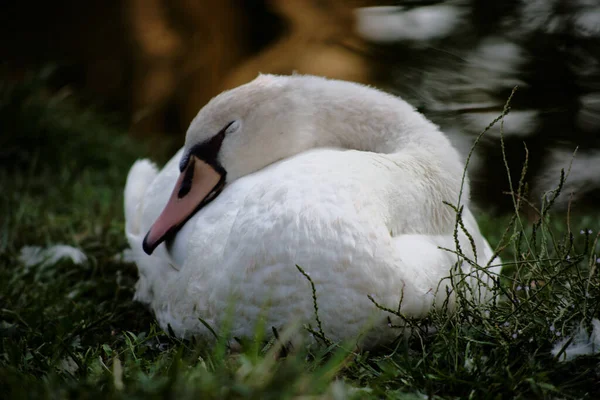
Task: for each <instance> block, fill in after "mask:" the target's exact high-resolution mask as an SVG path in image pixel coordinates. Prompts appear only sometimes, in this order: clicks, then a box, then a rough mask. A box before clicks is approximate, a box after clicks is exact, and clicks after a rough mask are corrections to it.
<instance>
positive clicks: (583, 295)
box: [0, 76, 600, 399]
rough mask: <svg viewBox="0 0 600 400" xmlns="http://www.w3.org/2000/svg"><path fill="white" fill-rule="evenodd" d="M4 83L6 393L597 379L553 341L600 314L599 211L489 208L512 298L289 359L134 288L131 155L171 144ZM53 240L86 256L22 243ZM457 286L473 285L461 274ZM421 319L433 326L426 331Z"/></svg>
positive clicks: (509, 389)
mask: <svg viewBox="0 0 600 400" xmlns="http://www.w3.org/2000/svg"><path fill="white" fill-rule="evenodd" d="M0 85H1V86H0V157H1V159H2V165H3V167H2V170H0V187H1V188H2V190H1V191H0V196H1V197H0V199H1V200H0V388H2V397H3V398H36V399H37V398H94V397H108V398H126V399H133V398H159V397H166V396H170V397H174V398H183V399H185V398H190V399H191V398H194V399H196V398H207V399H209V398H218V399H221V398H223V399H225V398H274V399H280V398H295V397H298V396H315V397H316V398H319V397H322V398H349V397H350V398H351V397H355V398H365V397H371V398H404V399H416V398H424V396H431V397H432V398H469V397H471V398H514V397H517V398H552V397H554V398H586V397H587V398H594V397H595V393H598V392H600V369H599V365H600V364H599V363H600V355H595V356H586V357H580V358H577V359H575V360H573V361H571V362H565V363H559V362H558V361H557V359H556V358H554V357H553V356H552V355H551V353H550V350H551V348H552V346H553V345H554V343H556V342H557V340H560V339H562V338H563V337H566V336H569V335H570V334H571V332H573V330H574V329H575V328H576V327H578V326H579V325H580V324H583V325H584V326H587V327H589V325H590V323H591V320H592V318H600V301H599V299H600V280H599V278H598V272H597V269H596V267H597V266H598V265H597V264H596V258H597V257H600V250H599V247H598V244H597V239H598V230H599V229H600V215H585V216H571V217H570V218H569V221H570V222H569V224H567V216H566V215H555V214H552V213H548V214H547V215H546V217H545V218H544V219H542V220H541V222H540V223H538V224H536V225H535V233H534V232H533V231H534V226H533V225H532V224H531V223H528V222H526V220H525V219H519V218H516V217H511V216H507V217H502V218H499V217H486V216H484V217H482V218H481V220H480V222H481V225H482V230H483V231H484V233H485V235H486V236H487V237H488V238H489V239H490V242H491V243H492V244H493V245H496V244H500V245H501V246H503V247H504V250H503V252H502V257H503V259H504V260H505V261H506V262H507V263H508V265H507V267H506V268H505V276H504V277H503V278H502V279H501V280H499V285H498V287H497V288H496V292H497V295H498V296H500V297H502V299H503V301H502V302H501V303H499V304H498V305H489V306H474V305H473V304H471V303H470V302H469V300H468V299H467V298H466V297H465V298H463V297H460V296H459V299H460V301H459V311H458V312H457V313H455V314H453V315H448V314H446V313H444V312H433V313H431V314H430V315H429V316H428V318H427V319H426V320H425V321H422V322H421V321H408V323H409V324H413V325H415V328H417V329H415V331H414V334H412V335H411V336H410V337H409V338H408V339H406V340H404V339H403V340H399V341H398V342H397V343H394V345H393V346H391V347H390V348H385V349H380V350H379V351H377V352H373V353H367V352H362V353H357V352H355V351H353V349H352V347H351V346H345V345H343V344H331V345H330V346H323V348H320V349H319V348H317V349H314V348H313V349H295V351H292V352H290V353H289V354H287V356H285V357H282V351H281V349H280V348H279V347H278V345H277V344H275V345H272V344H271V346H269V345H268V344H267V345H265V343H263V341H262V340H260V338H257V340H255V341H248V342H244V344H243V345H242V350H241V352H239V353H232V352H230V351H229V350H228V348H227V346H226V344H225V341H219V342H218V343H217V345H215V346H212V347H211V346H207V345H206V344H204V343H200V342H194V341H192V342H190V341H180V340H178V339H176V338H173V337H172V336H170V335H169V334H168V333H166V332H162V331H161V330H160V329H159V328H157V326H156V324H155V322H154V319H153V316H152V315H151V314H150V313H149V312H148V311H147V310H146V309H145V308H144V307H142V306H141V305H139V304H137V303H135V302H133V301H132V297H133V293H134V284H135V281H136V279H137V272H136V269H135V266H134V265H132V264H127V263H123V262H120V261H118V259H116V258H115V257H114V256H115V255H116V254H118V253H120V252H121V251H122V250H123V249H125V248H126V241H125V238H124V234H123V215H122V200H123V199H122V188H123V186H124V183H125V177H126V174H127V172H128V168H129V167H130V165H131V164H132V162H133V161H134V160H135V159H136V158H137V157H141V156H148V155H151V156H152V157H155V158H158V159H159V160H164V159H165V157H166V156H168V154H169V152H170V151H171V150H172V147H170V148H169V149H166V150H164V151H162V150H160V149H159V150H156V146H154V151H151V150H150V149H149V148H148V146H144V145H142V144H141V143H139V142H134V141H133V140H132V139H130V138H128V136H127V135H126V133H125V130H124V129H122V128H120V127H119V126H118V124H116V123H115V122H114V121H111V120H110V119H107V118H105V117H101V116H99V114H98V113H95V112H93V111H91V110H90V109H88V108H86V107H82V106H80V105H78V104H77V102H76V100H75V99H74V98H73V96H72V95H69V94H66V92H65V91H62V92H58V93H50V92H48V91H47V90H45V89H44V80H43V79H40V78H39V76H31V77H29V78H28V79H26V80H25V81H24V82H22V83H19V84H7V83H0ZM558 181H559V177H557V183H558ZM515 185H518V183H515ZM515 190H516V189H515ZM582 229H586V230H587V229H592V230H593V232H592V234H588V233H584V234H581V233H580V231H581V230H582ZM586 232H587V231H586ZM57 243H63V244H69V245H73V246H76V247H80V248H81V249H82V250H83V251H84V252H85V253H86V255H87V256H88V258H89V260H88V263H87V264H85V265H74V264H73V263H71V262H69V261H61V262H59V263H58V264H56V265H51V266H46V267H44V266H34V267H26V266H24V265H23V264H22V263H21V262H20V261H19V253H20V250H21V248H22V247H23V246H26V245H39V246H43V247H45V246H48V245H52V244H57ZM567 256H568V257H567ZM299 273H300V272H299ZM525 288H529V289H528V290H525ZM318 290H319V288H318V286H317V287H316V293H317V301H318ZM456 290H457V291H458V292H459V293H462V292H461V291H462V290H465V289H464V288H463V287H462V286H461V285H460V284H458V283H457V285H456ZM425 324H429V325H432V326H433V327H434V328H435V329H436V331H437V333H435V334H431V333H425V332H424V329H420V328H423V327H424V326H425ZM281 334H283V333H281ZM559 335H560V336H559Z"/></svg>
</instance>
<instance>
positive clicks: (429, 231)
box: [125, 75, 498, 347]
mask: <svg viewBox="0 0 600 400" xmlns="http://www.w3.org/2000/svg"><path fill="white" fill-rule="evenodd" d="M462 173H463V163H462V162H461V160H460V159H459V155H458V153H457V152H456V151H455V149H454V148H453V147H452V146H451V145H450V143H449V141H448V140H447V139H446V137H445V136H444V135H443V134H442V133H441V132H440V131H439V130H438V128H437V127H436V126H435V125H433V124H432V123H431V122H429V121H428V120H427V119H425V118H424V117H423V116H422V115H421V114H419V113H417V112H416V111H415V110H414V109H413V108H412V107H411V106H410V105H409V104H407V103H406V102H404V101H402V100H400V99H398V98H396V97H394V96H391V95H388V94H385V93H383V92H380V91H378V90H375V89H372V88H369V87H366V86H362V85H358V84H354V83H349V82H343V81H335V80H327V79H324V78H318V77H313V76H290V77H283V76H273V75H261V76H259V77H258V78H257V79H255V80H254V81H253V82H251V83H248V84H246V85H243V86H240V87H238V88H236V89H233V90H230V91H227V92H224V93H222V94H220V95H218V96H217V97H215V98H214V99H213V100H211V101H210V102H209V103H208V104H207V105H206V106H205V107H204V108H203V109H202V110H201V111H200V112H199V114H198V116H197V117H196V118H195V119H194V121H193V122H192V123H191V125H190V128H189V130H188V132H187V136H186V142H185V147H184V148H183V149H182V150H181V151H180V152H178V153H177V154H176V155H175V156H174V157H173V158H172V159H171V161H169V163H168V164H167V165H166V166H165V167H164V169H163V170H162V171H161V172H160V173H158V171H157V169H156V168H155V167H154V166H153V165H152V164H151V163H150V162H149V161H146V160H142V161H138V162H137V163H136V164H134V166H133V167H132V168H131V171H130V172H129V176H128V179H127V184H126V188H125V217H126V234H127V238H128V240H129V243H130V245H131V248H132V251H133V254H134V258H135V260H136V262H137V265H138V268H139V273H140V280H139V282H138V285H137V292H136V298H137V299H138V300H140V301H142V302H145V303H148V304H149V305H150V306H151V308H152V309H153V310H154V312H155V314H156V317H157V319H158V322H159V323H160V325H161V326H162V327H163V328H166V327H167V326H168V325H170V326H171V328H172V329H173V331H174V332H175V333H176V334H177V335H179V336H182V337H189V336H191V335H200V336H204V337H207V338H210V337H211V333H209V331H208V330H207V328H206V327H205V326H204V324H203V323H201V322H200V318H201V319H202V320H204V321H205V322H207V323H208V324H210V325H211V326H212V327H213V328H214V329H216V330H217V331H219V330H220V329H223V323H224V322H223V321H225V320H227V319H229V320H230V327H229V328H230V332H229V333H230V334H231V335H233V336H252V335H253V334H254V333H255V328H256V322H257V321H258V320H259V319H260V318H261V317H264V318H265V320H264V321H265V322H264V324H265V325H264V326H265V329H267V330H268V332H270V331H271V327H275V328H277V329H283V328H284V327H285V326H286V325H287V324H289V323H291V322H292V321H299V322H302V323H311V324H312V326H313V327H314V326H316V325H315V312H314V308H313V299H312V293H311V288H310V286H309V283H308V281H307V279H306V278H305V277H304V276H303V275H301V274H300V273H299V271H298V270H297V269H296V266H295V265H296V264H298V265H300V266H302V267H303V269H304V270H305V271H306V272H307V273H308V274H310V277H311V279H312V280H313V282H314V284H315V287H316V292H317V298H318V307H319V317H320V319H321V321H322V327H323V330H324V333H325V334H326V335H327V336H328V337H329V338H330V339H332V340H342V339H349V338H356V337H358V336H359V335H361V334H362V336H361V343H362V345H363V346H365V347H372V346H375V345H378V344H381V343H385V342H386V341H389V340H391V339H393V338H394V337H396V336H397V335H398V330H397V329H394V328H390V327H389V326H388V319H387V318H388V316H389V315H388V314H387V313H385V312H384V311H381V310H379V309H377V308H376V307H375V305H374V304H373V303H372V302H371V301H370V300H369V299H368V297H367V296H368V295H370V294H371V295H372V296H373V297H374V298H375V300H376V301H377V302H378V303H380V304H382V305H384V306H386V307H389V308H392V309H396V308H397V306H398V303H399V302H400V299H401V298H402V306H401V311H402V313H404V314H405V315H407V316H413V317H419V316H424V315H425V314H426V313H427V312H428V311H429V310H430V309H431V308H432V307H433V306H434V305H435V306H438V307H441V306H442V304H443V302H444V300H445V299H446V296H447V291H446V284H447V282H448V281H447V280H443V278H445V277H447V276H449V274H450V270H451V269H452V267H453V265H454V264H455V263H456V261H457V257H456V255H454V254H452V253H450V252H447V251H444V250H441V249H440V248H439V247H445V248H450V249H454V248H455V241H454V238H453V231H454V227H455V220H456V216H455V212H454V211H453V210H452V209H451V208H450V207H448V206H447V205H444V204H443V201H448V202H451V203H453V204H455V203H456V202H457V200H458V198H459V193H460V188H461V178H462ZM171 191H172V194H171ZM468 192H469V188H468V184H465V186H464V188H463V195H462V203H463V204H465V205H468ZM213 199H214V201H212V202H210V203H209V201H210V200H213ZM463 219H464V222H465V225H466V228H467V229H468V231H469V232H470V234H471V235H472V238H473V239H474V243H475V245H476V254H477V261H478V262H479V264H481V265H485V264H486V263H487V261H488V260H489V259H490V257H492V255H493V253H492V251H491V249H490V247H489V245H488V243H487V242H486V241H485V239H484V238H483V237H482V236H481V234H480V232H479V229H478V227H477V223H476V222H475V220H474V218H473V216H472V215H471V213H470V211H469V210H468V208H467V207H465V210H464V213H463ZM186 220H187V222H186ZM459 239H460V244H461V248H462V250H463V251H464V253H465V254H466V255H467V256H468V257H469V258H471V259H475V258H476V257H475V255H474V254H473V251H472V246H471V244H470V242H469V240H468V239H467V238H466V237H465V235H464V234H463V233H462V232H460V234H459ZM163 240H164V241H166V245H161V242H162V241H163ZM144 251H145V252H146V253H151V254H152V255H147V254H145V252H144ZM462 268H463V271H465V272H469V271H470V268H471V267H470V266H469V265H468V263H466V262H464V263H463V265H462ZM490 272H491V273H493V274H495V273H498V267H493V268H491V269H490ZM480 275H481V277H482V278H483V279H484V280H485V279H488V275H486V274H483V273H481V272H480ZM441 280H442V284H441V285H440V281H441ZM438 286H439V290H438ZM477 290H479V289H477ZM478 293H479V292H478ZM481 295H482V296H483V298H486V296H487V291H486V289H485V288H484V289H483V290H482V291H481ZM478 297H481V296H479V295H478ZM453 304H454V299H453V296H451V297H450V300H449V306H450V307H452V306H453ZM390 317H392V322H394V323H399V321H398V319H397V318H395V317H393V316H390ZM366 328H368V333H365V332H366Z"/></svg>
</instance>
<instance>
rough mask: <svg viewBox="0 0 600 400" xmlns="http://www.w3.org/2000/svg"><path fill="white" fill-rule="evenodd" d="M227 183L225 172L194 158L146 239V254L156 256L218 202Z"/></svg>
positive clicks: (180, 176) (182, 173)
mask: <svg viewBox="0 0 600 400" xmlns="http://www.w3.org/2000/svg"><path fill="white" fill-rule="evenodd" d="M224 184H225V171H221V172H219V171H217V170H216V169H215V167H214V166H212V165H210V164H208V163H206V162H205V161H203V160H201V159H199V158H197V157H196V156H194V155H192V156H190V159H189V161H188V164H187V166H186V167H185V169H184V170H183V171H182V172H181V175H179V178H178V179H177V183H176V184H175V188H174V189H173V193H171V197H170V198H169V201H168V202H167V205H166V206H165V208H164V209H163V211H162V213H161V214H160V215H159V217H158V218H157V219H156V221H155V222H154V224H153V225H152V227H150V230H149V231H148V233H147V234H146V237H145V238H144V242H143V244H142V247H143V249H144V251H145V252H146V253H147V254H148V255H150V254H152V252H153V251H154V249H156V247H157V246H158V245H159V244H161V243H162V242H163V241H164V240H165V239H166V238H167V237H168V236H170V235H172V234H175V233H176V232H177V231H178V230H179V228H181V226H182V225H183V224H184V223H185V222H186V221H187V220H188V219H189V218H190V217H191V216H192V215H193V214H194V213H195V212H196V211H198V210H199V209H200V208H202V207H204V206H205V205H206V204H207V203H208V202H210V201H211V200H212V199H214V198H215V197H216V195H218V194H219V192H220V191H221V189H222V188H223V186H224Z"/></svg>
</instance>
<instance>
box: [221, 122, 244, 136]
mask: <svg viewBox="0 0 600 400" xmlns="http://www.w3.org/2000/svg"><path fill="white" fill-rule="evenodd" d="M241 125H242V124H241V123H240V121H238V120H235V121H231V122H230V123H228V124H227V125H226V126H225V134H226V135H229V134H230V133H233V132H235V131H237V130H238V129H240V126H241Z"/></svg>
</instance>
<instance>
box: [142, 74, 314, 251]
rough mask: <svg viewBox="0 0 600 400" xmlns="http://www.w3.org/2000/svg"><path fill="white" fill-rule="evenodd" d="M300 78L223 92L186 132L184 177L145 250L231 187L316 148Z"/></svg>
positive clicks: (265, 78) (266, 80)
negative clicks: (240, 179) (228, 185)
mask: <svg viewBox="0 0 600 400" xmlns="http://www.w3.org/2000/svg"><path fill="white" fill-rule="evenodd" d="M299 84H301V82H300V79H298V78H290V77H283V76H273V75H260V76H259V77H258V78H256V79H255V80H254V81H252V82H250V83H248V84H246V85H243V86H240V87H238V88H235V89H232V90H229V91H227V92H223V93H221V94H220V95H218V96H216V97H215V98H214V99H212V100H211V101H210V102H209V103H208V104H207V105H206V106H205V107H204V108H202V110H200V112H199V113H198V115H197V116H196V118H194V120H193V121H192V123H191V124H190V127H189V129H188V131H187V134H186V139H185V147H184V152H183V156H182V158H181V162H180V164H179V169H180V171H181V174H180V176H179V179H178V180H177V182H176V184H175V187H174V189H173V193H172V194H171V197H170V198H169V201H168V203H167V205H166V206H165V208H164V210H163V212H162V213H161V215H160V216H159V217H158V219H157V220H156V222H155V223H154V225H152V227H151V228H150V230H149V231H148V233H147V235H146V237H145V239H144V243H143V247H144V251H145V252H146V253H148V254H151V253H152V252H153V251H154V249H155V248H156V247H157V246H158V245H159V244H160V243H161V242H162V241H164V240H165V239H166V238H167V237H169V236H170V235H172V234H174V233H175V232H177V230H178V229H179V228H180V227H181V226H182V225H183V224H184V223H185V222H186V221H187V219H189V218H190V217H191V216H192V215H193V214H194V213H195V212H196V211H198V210H199V209H200V208H202V207H204V205H206V204H207V203H208V202H210V201H211V200H213V199H214V198H215V197H216V196H217V195H218V194H219V193H220V192H221V190H222V189H223V187H224V186H225V185H226V183H228V182H231V181H233V180H235V179H237V178H239V177H241V176H244V175H247V174H249V173H252V172H255V171H258V170H259V169H261V168H263V167H265V166H267V165H269V164H271V163H273V162H275V161H278V160H281V159H284V158H286V157H289V156H292V155H294V154H297V153H299V152H300V151H303V150H306V149H309V148H311V147H313V143H312V131H313V128H312V127H311V118H308V116H309V115H311V114H312V112H311V110H310V102H309V101H305V99H304V98H303V97H302V96H303V95H302V94H301V91H299V90H298V88H297V86H298V85H299Z"/></svg>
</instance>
